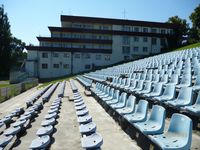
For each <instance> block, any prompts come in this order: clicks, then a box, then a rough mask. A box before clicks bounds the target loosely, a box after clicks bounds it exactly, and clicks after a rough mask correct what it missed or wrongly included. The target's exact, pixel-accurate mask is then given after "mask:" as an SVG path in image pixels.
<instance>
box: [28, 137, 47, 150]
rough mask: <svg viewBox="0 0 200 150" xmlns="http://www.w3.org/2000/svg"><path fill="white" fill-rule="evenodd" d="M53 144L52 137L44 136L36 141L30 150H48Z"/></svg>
mask: <svg viewBox="0 0 200 150" xmlns="http://www.w3.org/2000/svg"><path fill="white" fill-rule="evenodd" d="M50 143H51V140H50V137H49V136H48V135H44V136H41V137H38V138H36V139H34V140H33V141H32V142H31V145H30V146H29V149H32V150H34V149H35V150H36V149H46V148H47V147H48V146H49V145H50Z"/></svg>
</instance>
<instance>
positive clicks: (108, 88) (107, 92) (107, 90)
mask: <svg viewBox="0 0 200 150" xmlns="http://www.w3.org/2000/svg"><path fill="white" fill-rule="evenodd" d="M109 91H110V86H107V88H106V91H105V94H109Z"/></svg>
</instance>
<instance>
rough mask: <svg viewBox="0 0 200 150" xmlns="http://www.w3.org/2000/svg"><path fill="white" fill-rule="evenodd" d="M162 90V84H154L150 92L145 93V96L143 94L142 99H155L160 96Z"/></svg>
mask: <svg viewBox="0 0 200 150" xmlns="http://www.w3.org/2000/svg"><path fill="white" fill-rule="evenodd" d="M162 88H163V84H162V83H155V84H154V88H153V90H152V92H150V93H146V94H144V95H143V96H144V97H155V96H160V95H161V93H162Z"/></svg>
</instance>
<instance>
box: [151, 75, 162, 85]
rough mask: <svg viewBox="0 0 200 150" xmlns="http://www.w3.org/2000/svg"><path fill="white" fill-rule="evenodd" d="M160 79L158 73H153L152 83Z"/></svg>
mask: <svg viewBox="0 0 200 150" xmlns="http://www.w3.org/2000/svg"><path fill="white" fill-rule="evenodd" d="M159 80H160V75H159V74H154V75H153V78H152V81H151V82H152V83H158V82H159Z"/></svg>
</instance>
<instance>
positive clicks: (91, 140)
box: [81, 133, 103, 149]
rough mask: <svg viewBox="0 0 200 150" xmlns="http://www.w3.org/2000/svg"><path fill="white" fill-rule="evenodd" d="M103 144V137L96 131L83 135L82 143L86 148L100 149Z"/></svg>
mask: <svg viewBox="0 0 200 150" xmlns="http://www.w3.org/2000/svg"><path fill="white" fill-rule="evenodd" d="M102 144H103V138H102V136H101V135H100V134H98V133H94V134H92V135H89V136H83V137H82V139H81V145H82V147H83V148H85V149H98V148H100V147H101V145H102Z"/></svg>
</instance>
